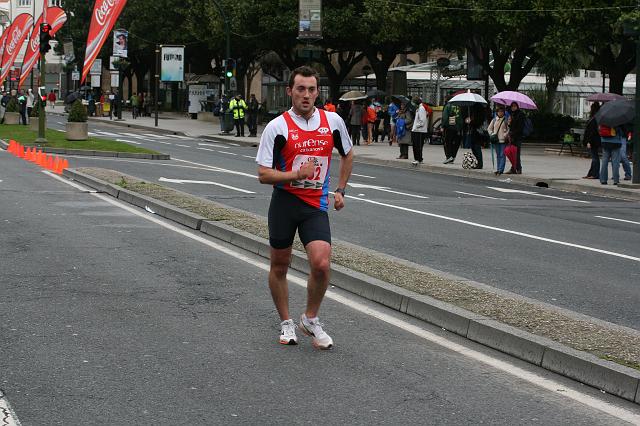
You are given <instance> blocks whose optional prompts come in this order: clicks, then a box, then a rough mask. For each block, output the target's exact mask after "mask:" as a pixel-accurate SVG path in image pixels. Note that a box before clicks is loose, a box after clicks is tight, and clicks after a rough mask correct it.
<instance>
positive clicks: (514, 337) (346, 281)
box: [64, 168, 640, 404]
mask: <svg viewBox="0 0 640 426" xmlns="http://www.w3.org/2000/svg"><path fill="white" fill-rule="evenodd" d="M64 174H65V176H67V177H68V178H70V179H73V180H76V181H78V182H80V183H82V184H85V185H87V186H89V187H92V188H94V189H96V190H98V191H101V192H105V193H108V194H110V195H112V196H114V197H117V198H119V199H121V200H123V201H126V202H129V203H131V204H134V205H137V206H139V207H142V208H146V209H147V210H148V211H149V210H150V211H152V212H153V213H155V214H158V215H160V216H163V217H166V218H168V219H171V220H175V221H177V222H179V223H182V224H183V225H185V226H189V227H191V228H193V229H200V231H201V232H204V233H206V234H208V235H210V236H212V237H214V238H217V239H220V240H223V241H226V242H228V243H230V244H233V245H235V246H238V247H241V248H243V249H245V250H248V251H251V252H253V253H256V254H258V255H260V256H263V257H268V255H269V245H268V240H267V237H268V231H267V225H266V221H265V219H264V218H262V217H260V216H257V215H254V214H251V213H248V212H245V211H242V210H239V209H234V208H231V207H228V206H224V205H222V204H220V203H217V202H213V201H209V200H205V199H202V198H199V197H196V196H193V195H191V194H187V193H184V192H181V191H177V190H174V189H171V188H167V187H164V186H161V185H157V184H155V183H148V182H144V181H143V180H141V179H138V178H136V177H133V176H128V175H123V174H122V173H119V172H116V171H113V170H107V169H97V168H83V169H78V170H74V169H68V170H65V172H64ZM294 249H295V250H294V256H293V259H292V267H293V268H294V269H296V270H299V271H301V272H305V273H308V270H307V261H306V256H305V254H304V252H303V247H302V245H301V243H300V242H299V241H296V242H295V243H294ZM332 262H333V272H332V280H331V283H332V284H333V285H335V286H337V287H340V288H343V289H345V290H348V291H351V292H353V293H355V294H358V295H360V296H362V297H365V298H367V299H369V300H372V301H375V302H378V303H380V304H382V305H385V306H388V307H390V308H392V309H395V310H397V311H400V312H404V313H406V314H408V315H411V316H414V317H416V318H418V319H421V320H424V321H427V322H430V323H432V324H435V325H437V326H439V327H442V328H444V329H447V330H449V331H451V332H454V333H456V334H459V335H461V336H464V337H466V338H469V339H470V340H473V341H476V342H478V343H481V344H483V345H486V346H488V347H491V348H494V349H496V350H499V351H502V352H504V353H507V354H509V355H512V356H514V357H517V358H519V359H522V360H525V361H528V362H530V363H533V364H535V365H538V366H541V367H543V368H545V369H547V370H550V371H553V372H556V373H559V374H562V375H564V376H567V377H570V378H572V379H575V380H578V381H580V382H582V383H585V384H587V385H590V386H593V387H596V388H598V389H601V390H603V391H606V392H608V393H611V394H613V395H617V396H619V397H621V398H624V399H627V400H629V401H634V402H636V403H638V404H640V332H638V331H637V330H632V329H629V328H625V327H621V326H617V325H615V324H611V323H607V322H604V321H601V320H597V319H594V318H590V317H587V316H584V315H581V314H577V313H573V312H570V311H566V310H564V309H561V308H557V307H553V306H550V305H547V304H544V303H541V302H537V301H534V300H531V299H528V298H525V297H522V296H518V295H515V294H512V293H509V292H506V291H504V290H497V289H494V288H491V287H489V286H486V285H484V284H481V283H476V282H473V281H470V280H466V279H464V278H461V277H456V276H453V275H450V274H447V273H443V272H441V271H436V270H433V269H430V268H427V267H424V266H421V265H417V264H414V263H411V262H408V261H405V260H402V259H398V258H395V257H393V256H389V255H385V254H382V253H378V252H375V251H373V250H369V249H365V248H362V247H359V246H355V245H353V244H349V243H346V242H343V241H334V243H333V256H332Z"/></svg>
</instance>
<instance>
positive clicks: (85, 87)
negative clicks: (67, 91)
mask: <svg viewBox="0 0 640 426" xmlns="http://www.w3.org/2000/svg"><path fill="white" fill-rule="evenodd" d="M91 89H93V87H91V86H82V87H80V89H78V90H91Z"/></svg>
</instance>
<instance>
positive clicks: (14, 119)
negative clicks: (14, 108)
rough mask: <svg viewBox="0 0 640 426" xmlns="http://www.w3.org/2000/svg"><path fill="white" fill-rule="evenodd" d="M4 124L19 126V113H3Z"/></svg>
mask: <svg viewBox="0 0 640 426" xmlns="http://www.w3.org/2000/svg"><path fill="white" fill-rule="evenodd" d="M4 124H20V113H19V112H5V113H4Z"/></svg>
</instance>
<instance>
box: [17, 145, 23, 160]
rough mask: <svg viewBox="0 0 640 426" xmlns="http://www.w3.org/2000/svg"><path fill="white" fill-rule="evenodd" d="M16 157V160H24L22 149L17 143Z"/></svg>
mask: <svg viewBox="0 0 640 426" xmlns="http://www.w3.org/2000/svg"><path fill="white" fill-rule="evenodd" d="M16 156H17V157H18V158H24V147H23V146H22V145H20V144H19V143H17V144H16Z"/></svg>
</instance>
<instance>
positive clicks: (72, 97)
mask: <svg viewBox="0 0 640 426" xmlns="http://www.w3.org/2000/svg"><path fill="white" fill-rule="evenodd" d="M81 98H82V95H80V93H78V92H71V93H69V94H68V95H67V97H66V98H64V103H65V104H72V103H74V102H75V100H76V99H81Z"/></svg>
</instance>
